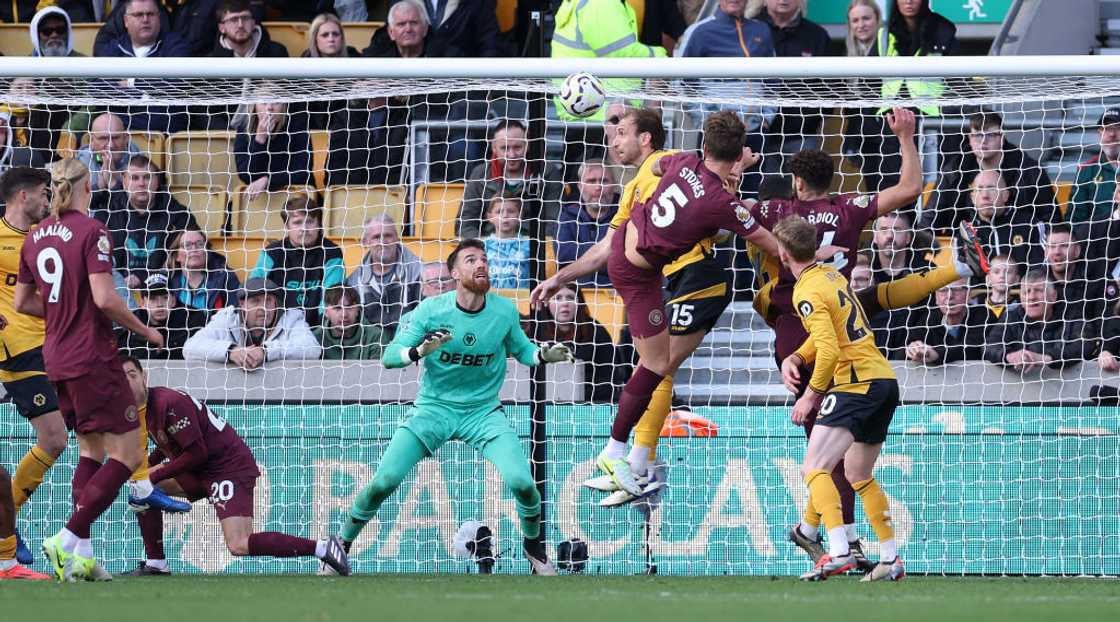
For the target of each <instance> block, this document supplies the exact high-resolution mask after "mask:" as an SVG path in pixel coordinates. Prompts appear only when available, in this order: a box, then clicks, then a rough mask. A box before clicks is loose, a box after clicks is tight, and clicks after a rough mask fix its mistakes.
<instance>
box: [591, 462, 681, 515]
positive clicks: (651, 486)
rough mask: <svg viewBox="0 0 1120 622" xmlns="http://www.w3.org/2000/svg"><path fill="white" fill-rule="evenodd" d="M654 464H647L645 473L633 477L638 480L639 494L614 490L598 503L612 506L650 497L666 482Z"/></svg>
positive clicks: (663, 486) (607, 506) (606, 506)
mask: <svg viewBox="0 0 1120 622" xmlns="http://www.w3.org/2000/svg"><path fill="white" fill-rule="evenodd" d="M656 466H657V465H654V464H651V465H650V466H649V471H647V472H646V475H640V476H638V477H636V478H635V479H636V480H637V482H638V485H639V486H641V487H642V492H641V494H637V495H632V494H630V493H628V492H626V491H625V490H616V491H614V492H613V493H611V494H610V495H609V496H607V497H606V498H605V499H603V500H602V501H600V502H599V505H600V506H602V507H605V508H613V507H617V506H620V505H626V504H627V503H632V502H634V501H639V500H641V499H648V498H649V497H652V496H653V495H655V494H657V493H658V492H660V491H661V490H662V489H664V488H665V484H666V483H667V482H666V481H665V479H664V474H663V473H661V472H660V471H659V470H658V469H657V468H656Z"/></svg>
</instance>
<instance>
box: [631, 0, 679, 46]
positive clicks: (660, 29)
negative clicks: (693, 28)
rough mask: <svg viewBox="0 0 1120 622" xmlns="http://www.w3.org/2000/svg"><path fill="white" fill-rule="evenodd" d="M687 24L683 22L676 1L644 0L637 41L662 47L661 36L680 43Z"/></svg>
mask: <svg viewBox="0 0 1120 622" xmlns="http://www.w3.org/2000/svg"><path fill="white" fill-rule="evenodd" d="M687 28H688V22H686V21H684V16H683V15H681V9H680V7H679V6H678V5H677V1H676V0H646V10H645V15H644V16H643V18H642V23H641V24H639V25H638V32H639V36H638V41H641V42H642V43H644V44H646V45H656V46H660V45H664V43H665V42H664V41H663V40H662V39H661V37H662V35H664V36H668V37H669V38H670V39H673V40H674V41H680V38H681V36H682V35H684V31H685V30H686V29H687Z"/></svg>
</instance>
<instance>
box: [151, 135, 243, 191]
mask: <svg viewBox="0 0 1120 622" xmlns="http://www.w3.org/2000/svg"><path fill="white" fill-rule="evenodd" d="M233 140H234V134H233V132H227V131H214V132H211V131H206V132H176V133H175V134H172V135H171V136H170V137H168V139H167V174H168V178H169V179H170V185H171V186H175V187H179V188H181V187H185V186H211V187H214V188H219V189H222V190H227V191H228V190H232V188H233V180H234V179H236V178H237V176H236V174H235V173H234V170H235V168H234V160H233Z"/></svg>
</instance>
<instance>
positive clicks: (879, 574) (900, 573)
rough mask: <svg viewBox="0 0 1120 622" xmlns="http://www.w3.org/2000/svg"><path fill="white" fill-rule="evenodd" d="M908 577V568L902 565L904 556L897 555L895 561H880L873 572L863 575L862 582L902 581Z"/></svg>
mask: <svg viewBox="0 0 1120 622" xmlns="http://www.w3.org/2000/svg"><path fill="white" fill-rule="evenodd" d="M905 578H906V568H905V567H904V566H903V565H902V558H901V557H896V558H894V561H893V562H879V563H878V564H875V567H874V568H872V569H871V572H869V573H867V574H865V575H863V578H862V579H860V581H861V582H864V583H866V582H868V581H901V580H903V579H905Z"/></svg>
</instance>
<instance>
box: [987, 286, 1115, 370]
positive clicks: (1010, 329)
mask: <svg viewBox="0 0 1120 622" xmlns="http://www.w3.org/2000/svg"><path fill="white" fill-rule="evenodd" d="M1019 296H1020V299H1021V300H1022V302H1020V303H1019V304H1016V305H1013V306H1012V307H1011V308H1010V309H1008V311H1007V313H1006V314H1004V319H1003V322H1001V323H1000V324H997V325H995V326H993V327H991V328H990V329H988V334H987V335H986V337H985V343H986V346H985V348H984V359H985V360H986V361H988V362H989V363H993V364H996V365H1002V366H1004V367H1007V368H1010V369H1014V370H1015V371H1018V372H1020V373H1028V372H1032V371H1037V370H1039V369H1042V368H1044V367H1049V368H1051V369H1062V368H1063V367H1065V366H1067V365H1076V364H1077V363H1079V362H1080V361H1082V360H1084V359H1085V358H1086V357H1087V356H1091V355H1092V354H1093V350H1094V349H1095V346H1094V344H1095V340H1093V339H1089V338H1087V337H1088V335H1087V334H1086V332H1085V322H1084V321H1082V320H1081V319H1078V318H1068V319H1063V316H1064V315H1065V314H1064V312H1063V309H1062V305H1063V302H1062V301H1061V300H1060V299H1059V298H1058V294H1057V290H1056V289H1055V288H1054V283H1053V282H1052V281H1051V280H1050V279H1049V278H1047V275H1046V270H1044V269H1042V268H1035V269H1032V270H1030V271H1028V272H1027V274H1026V276H1024V277H1023V280H1022V283H1021V284H1020V288H1019Z"/></svg>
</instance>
